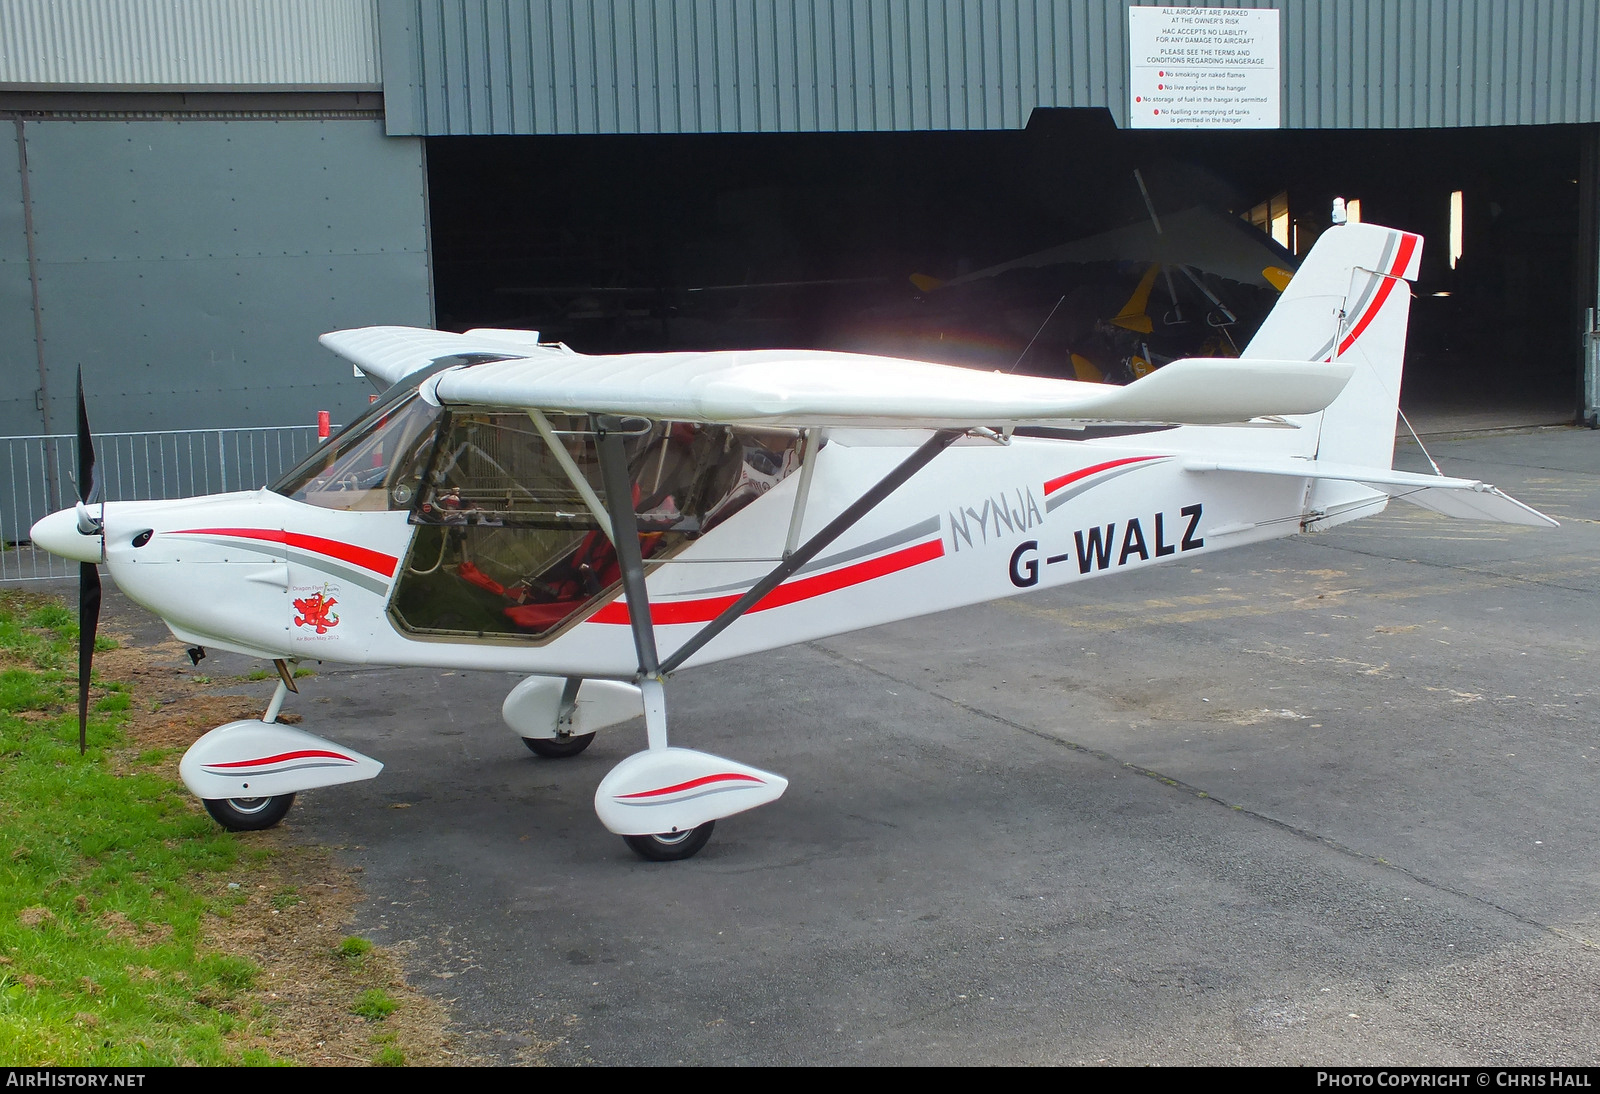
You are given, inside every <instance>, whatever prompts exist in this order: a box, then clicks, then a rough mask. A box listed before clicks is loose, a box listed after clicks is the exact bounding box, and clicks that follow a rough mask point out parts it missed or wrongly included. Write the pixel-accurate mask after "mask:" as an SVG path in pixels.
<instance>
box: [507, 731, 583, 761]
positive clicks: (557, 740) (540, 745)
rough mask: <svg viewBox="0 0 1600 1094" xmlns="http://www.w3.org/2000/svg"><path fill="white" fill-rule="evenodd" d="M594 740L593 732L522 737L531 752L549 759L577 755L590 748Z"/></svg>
mask: <svg viewBox="0 0 1600 1094" xmlns="http://www.w3.org/2000/svg"><path fill="white" fill-rule="evenodd" d="M593 741H594V734H593V733H585V734H583V735H582V736H579V737H524V738H522V743H523V744H525V745H527V746H528V751H529V752H531V753H533V754H534V755H535V756H543V757H544V758H545V759H547V760H561V759H565V758H566V757H568V756H576V755H577V754H578V753H580V752H582V751H583V750H584V749H586V748H588V747H589V745H590V743H591V742H593Z"/></svg>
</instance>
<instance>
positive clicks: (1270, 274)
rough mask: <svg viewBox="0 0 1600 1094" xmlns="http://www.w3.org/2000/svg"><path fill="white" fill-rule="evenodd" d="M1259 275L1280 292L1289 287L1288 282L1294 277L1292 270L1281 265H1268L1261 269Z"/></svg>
mask: <svg viewBox="0 0 1600 1094" xmlns="http://www.w3.org/2000/svg"><path fill="white" fill-rule="evenodd" d="M1261 276H1262V277H1264V278H1266V279H1267V284H1269V285H1271V286H1272V287H1273V288H1274V289H1277V290H1278V291H1279V292H1282V291H1283V290H1284V289H1287V288H1288V287H1289V282H1290V281H1291V280H1292V279H1293V278H1294V271H1293V270H1286V269H1284V268H1283V267H1282V266H1268V267H1266V268H1265V269H1264V270H1262V271H1261Z"/></svg>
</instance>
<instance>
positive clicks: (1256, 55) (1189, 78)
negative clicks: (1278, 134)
mask: <svg viewBox="0 0 1600 1094" xmlns="http://www.w3.org/2000/svg"><path fill="white" fill-rule="evenodd" d="M1128 50H1129V56H1128V60H1129V66H1128V71H1129V80H1128V100H1129V101H1128V119H1129V125H1130V127H1131V128H1133V129H1276V128H1278V125H1279V102H1280V98H1281V85H1280V83H1279V75H1278V58H1279V53H1280V49H1279V44H1278V11H1277V9H1276V8H1137V7H1136V8H1129V9H1128Z"/></svg>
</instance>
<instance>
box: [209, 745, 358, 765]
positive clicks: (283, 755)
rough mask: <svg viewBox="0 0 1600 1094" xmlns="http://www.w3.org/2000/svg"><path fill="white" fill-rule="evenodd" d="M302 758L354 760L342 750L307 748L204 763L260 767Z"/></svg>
mask: <svg viewBox="0 0 1600 1094" xmlns="http://www.w3.org/2000/svg"><path fill="white" fill-rule="evenodd" d="M304 759H332V760H343V761H344V762H345V763H348V764H353V763H355V762H356V761H355V760H354V759H353V758H351V757H349V756H346V755H345V754H344V753H342V752H328V751H326V750H324V749H320V748H308V749H304V750H303V751H300V752H280V753H278V754H277V755H276V756H263V757H261V759H259V760H232V761H230V762H228V763H225V764H206V765H205V766H206V767H260V766H261V765H262V764H276V763H282V762H283V761H284V760H304Z"/></svg>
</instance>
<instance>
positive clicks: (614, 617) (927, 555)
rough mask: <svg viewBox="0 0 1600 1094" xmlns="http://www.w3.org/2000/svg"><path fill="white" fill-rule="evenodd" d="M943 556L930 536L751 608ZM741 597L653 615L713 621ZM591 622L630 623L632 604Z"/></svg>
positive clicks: (686, 603) (604, 611) (664, 608)
mask: <svg viewBox="0 0 1600 1094" xmlns="http://www.w3.org/2000/svg"><path fill="white" fill-rule="evenodd" d="M943 556H944V540H943V539H930V540H929V541H928V542H927V543H919V544H917V545H916V546H914V547H907V548H905V549H904V550H902V551H895V552H894V553H893V554H888V555H883V556H882V557H881V558H873V559H868V560H867V561H866V562H858V563H856V564H855V565H854V566H845V567H843V568H841V569H838V570H834V571H832V572H831V573H826V574H817V575H816V576H815V577H807V578H802V579H800V580H799V581H790V582H786V583H785V584H782V585H779V586H778V587H777V588H776V589H773V590H772V591H771V592H770V593H768V594H767V595H766V596H764V597H762V598H761V599H760V600H758V601H757V602H756V604H755V606H754V607H752V608H751V609H750V610H751V611H752V612H764V611H766V610H767V609H769V608H781V607H783V606H784V605H785V604H793V603H795V602H796V601H799V600H809V599H811V598H812V597H814V596H821V595H822V594H823V593H831V592H834V591H836V590H838V589H844V588H848V587H849V586H851V585H860V584H861V583H862V582H866V581H871V580H872V579H873V578H875V577H883V576H885V575H886V574H892V573H894V572H895V571H897V570H904V569H908V568H909V567H912V566H917V565H920V564H921V563H924V562H931V561H932V560H933V559H936V558H942V557H943ZM738 599H739V597H738V596H713V597H706V598H705V599H702V600H679V601H676V602H675V603H668V604H652V605H650V618H651V619H652V620H653V621H654V622H655V624H656V626H658V627H659V626H662V625H664V624H668V623H709V622H710V621H711V620H713V619H715V618H716V617H717V616H719V615H721V614H722V612H723V610H724V609H726V608H727V607H728V606H729V605H731V604H733V603H734V602H735V601H737V600H738ZM589 622H590V623H622V624H626V623H627V622H628V605H627V603H626V602H625V601H622V600H613V601H612V602H611V603H609V604H607V605H606V606H605V607H603V608H601V609H600V610H599V611H597V612H595V613H594V614H593V615H591V616H590V617H589Z"/></svg>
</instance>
